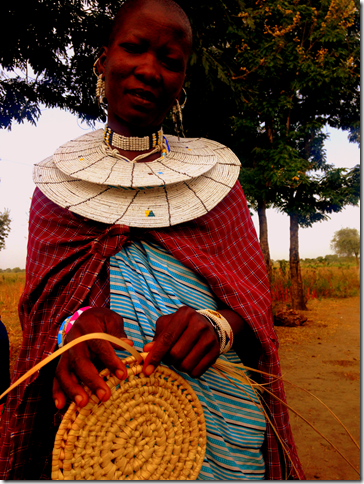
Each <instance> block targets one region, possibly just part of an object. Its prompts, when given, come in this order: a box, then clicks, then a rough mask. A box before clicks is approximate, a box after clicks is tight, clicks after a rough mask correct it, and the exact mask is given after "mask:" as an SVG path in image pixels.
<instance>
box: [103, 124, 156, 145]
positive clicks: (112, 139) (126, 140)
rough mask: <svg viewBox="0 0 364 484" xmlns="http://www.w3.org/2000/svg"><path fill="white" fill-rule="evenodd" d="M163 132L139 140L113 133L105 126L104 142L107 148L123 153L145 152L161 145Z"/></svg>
mask: <svg viewBox="0 0 364 484" xmlns="http://www.w3.org/2000/svg"><path fill="white" fill-rule="evenodd" d="M162 140H163V130H162V129H160V130H159V131H158V132H157V133H152V134H150V135H149V136H144V137H143V138H139V137H138V136H121V135H120V134H117V133H115V131H113V130H112V129H111V128H110V127H109V126H105V131H104V141H105V143H106V144H107V145H108V146H111V145H112V146H114V147H115V148H119V149H121V150H125V151H147V150H151V149H153V148H156V147H157V145H161V144H162Z"/></svg>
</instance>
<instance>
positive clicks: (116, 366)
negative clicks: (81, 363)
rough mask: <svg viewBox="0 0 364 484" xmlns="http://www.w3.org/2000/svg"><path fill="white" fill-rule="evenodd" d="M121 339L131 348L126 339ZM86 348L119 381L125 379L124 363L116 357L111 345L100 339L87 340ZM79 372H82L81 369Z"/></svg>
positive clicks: (129, 341)
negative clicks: (87, 347)
mask: <svg viewBox="0 0 364 484" xmlns="http://www.w3.org/2000/svg"><path fill="white" fill-rule="evenodd" d="M121 339H122V340H123V341H124V342H125V343H127V344H128V345H130V346H133V342H132V341H131V340H129V339H127V338H121ZM88 346H89V348H90V350H91V351H92V353H93V354H94V355H95V356H97V357H98V358H99V359H100V360H101V361H102V363H103V364H104V365H105V367H106V368H108V369H109V370H110V371H111V373H113V374H114V375H116V376H117V377H118V378H119V379H120V380H122V379H125V378H126V375H127V370H126V367H125V365H124V363H122V361H121V360H120V358H119V357H118V356H117V355H116V353H115V351H114V349H113V347H112V345H111V344H110V343H109V342H108V341H104V340H100V339H94V340H89V341H88ZM119 348H120V346H119ZM80 370H81V371H82V369H80ZM76 373H77V374H78V373H79V371H77V372H76ZM83 381H84V380H83Z"/></svg>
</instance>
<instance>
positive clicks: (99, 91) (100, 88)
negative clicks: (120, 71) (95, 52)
mask: <svg viewBox="0 0 364 484" xmlns="http://www.w3.org/2000/svg"><path fill="white" fill-rule="evenodd" d="M98 61H99V59H97V60H96V62H95V64H94V66H93V68H92V70H93V73H94V74H95V76H96V77H97V83H96V99H97V102H98V105H99V108H101V105H102V104H105V100H106V97H105V81H104V79H103V78H102V74H100V75H98V74H97V72H96V64H97V63H98Z"/></svg>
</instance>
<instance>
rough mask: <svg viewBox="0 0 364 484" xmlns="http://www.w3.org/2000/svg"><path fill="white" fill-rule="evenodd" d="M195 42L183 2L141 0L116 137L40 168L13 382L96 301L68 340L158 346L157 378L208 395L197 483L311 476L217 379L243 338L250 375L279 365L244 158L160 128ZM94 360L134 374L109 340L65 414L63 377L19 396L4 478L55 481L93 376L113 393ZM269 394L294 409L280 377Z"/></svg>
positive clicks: (88, 359) (67, 362)
mask: <svg viewBox="0 0 364 484" xmlns="http://www.w3.org/2000/svg"><path fill="white" fill-rule="evenodd" d="M191 48H192V33H191V27H190V24H189V21H188V19H187V17H186V15H185V14H184V12H183V11H182V10H181V9H180V8H179V7H178V6H177V5H176V4H175V3H174V2H173V1H171V0H134V1H128V2H127V3H126V4H124V5H123V7H122V8H121V10H120V12H119V14H118V15H117V17H116V19H115V22H114V25H113V29H112V32H111V35H110V39H109V43H108V46H105V47H103V49H102V51H101V55H100V57H99V59H98V62H97V65H96V67H97V70H98V75H99V80H98V95H99V96H100V97H104V96H105V97H106V99H107V103H108V122H107V129H106V130H105V133H104V135H103V137H102V135H100V133H99V132H96V133H93V134H92V135H86V136H84V137H82V138H80V139H79V140H75V141H74V142H70V143H68V144H66V145H64V146H63V147H61V148H60V149H59V150H57V152H56V153H55V154H54V156H53V157H51V158H49V159H47V160H45V161H44V162H42V163H41V164H40V165H39V166H38V167H37V168H36V170H35V182H36V184H37V186H38V188H37V189H36V191H35V194H34V197H33V203H32V209H31V214H30V235H29V243H28V259H27V283H26V288H25V291H24V294H23V296H22V299H21V302H20V316H21V321H22V325H23V331H24V342H23V346H22V350H21V354H20V357H19V360H18V364H17V367H16V371H15V374H14V379H15V378H18V377H19V376H20V375H21V374H23V373H24V372H25V370H26V369H28V368H31V367H32V366H34V364H35V363H36V362H38V361H40V360H41V359H43V358H44V357H45V356H46V355H47V354H50V353H51V352H53V351H54V349H55V346H56V341H57V333H58V332H59V328H60V325H61V323H62V321H64V320H65V318H67V317H69V316H71V315H72V314H73V313H74V312H75V311H78V310H79V309H80V308H82V307H85V306H87V307H90V309H87V311H84V312H83V313H82V314H81V315H80V316H79V318H78V319H76V320H75V322H74V324H73V326H72V327H71V329H70V331H69V332H68V333H67V335H66V337H65V341H66V342H68V341H71V340H72V339H74V338H76V337H78V336H79V335H81V334H87V333H92V332H107V333H110V334H113V335H115V336H118V337H119V338H126V339H127V340H128V341H129V343H130V344H133V343H134V344H135V346H136V347H137V348H138V349H139V350H141V349H143V347H144V350H145V351H148V352H149V355H148V357H147V358H146V361H145V363H144V367H143V372H144V373H145V374H147V375H149V374H151V373H152V372H153V371H154V368H155V367H156V366H158V365H159V363H160V362H161V361H162V360H163V362H164V363H168V364H170V365H173V366H174V368H175V369H176V370H177V371H180V372H183V376H184V377H185V378H186V379H188V381H189V382H190V384H191V385H192V386H193V388H194V389H195V391H196V392H197V394H198V395H199V397H200V396H201V398H202V399H203V401H204V404H205V405H204V412H206V413H205V418H206V421H207V432H208V447H207V452H206V458H205V461H204V464H203V467H202V469H201V473H200V475H199V478H201V479H208V480H211V479H223V480H230V479H246V478H251V479H263V478H264V477H266V478H270V479H282V478H284V477H285V475H289V476H291V477H292V476H293V477H295V478H297V477H298V476H297V473H296V471H295V470H294V469H293V468H292V465H291V463H290V461H289V460H288V459H286V462H287V465H286V468H284V467H285V466H284V457H283V456H282V455H280V453H281V449H280V448H279V444H278V443H277V439H276V438H275V435H274V433H273V431H272V429H271V427H270V425H267V424H266V422H265V421H264V418H263V419H262V417H261V413H260V412H259V411H257V410H256V408H255V407H254V409H253V413H251V414H249V415H248V417H247V418H245V417H243V414H244V415H245V412H248V413H249V409H247V408H245V407H243V405H244V402H243V401H244V398H243V397H242V396H241V395H238V394H235V393H234V391H233V389H231V388H229V385H228V383H227V382H214V381H213V380H212V376H211V371H210V370H209V369H210V367H211V365H212V364H213V363H214V362H215V361H216V359H217V357H218V356H219V354H220V353H222V352H225V355H224V357H225V358H226V359H228V360H229V361H240V360H239V359H238V358H237V356H236V353H235V352H234V351H233V350H232V349H231V348H230V347H231V344H232V340H233V339H234V342H235V343H234V348H236V350H237V351H239V355H241V356H242V360H243V362H244V363H245V364H246V365H247V364H248V365H249V364H250V365H251V366H253V365H256V367H257V365H259V369H261V370H263V371H268V372H271V373H274V374H279V371H280V370H279V362H278V356H277V340H276V336H275V333H274V329H273V325H272V317H271V310H270V298H269V290H268V287H267V278H266V274H265V270H264V263H263V260H262V256H261V253H260V249H259V244H258V242H257V240H256V235H255V232H254V229H253V226H252V222H251V220H250V216H249V211H248V209H247V206H246V202H245V199H244V195H243V193H242V190H241V187H240V185H239V183H238V182H237V181H236V180H237V176H238V172H239V163H238V161H237V159H236V157H235V156H234V155H233V154H232V153H231V152H230V150H228V149H227V148H226V147H223V146H222V145H219V144H218V143H214V142H211V141H208V140H184V139H181V140H180V139H179V138H174V137H164V136H163V133H162V132H161V125H162V122H163V120H164V118H165V116H166V115H167V113H168V112H169V110H170V109H171V108H173V109H174V111H175V119H176V124H177V127H178V128H181V122H180V121H179V120H178V115H179V113H180V107H179V102H178V100H179V99H181V98H182V87H183V81H184V77H185V72H186V66H187V60H188V57H189V54H190V52H191ZM132 160H134V163H133V162H132ZM136 161H139V162H136ZM151 162H154V163H151ZM199 310H202V312H199ZM209 310H210V311H211V310H212V312H209ZM216 315H217V316H216ZM215 316H216V317H215ZM216 318H217V319H216ZM220 321H223V323H220ZM62 331H63V330H62ZM62 331H61V333H62ZM63 336H64V335H63ZM61 339H62V338H61ZM95 356H97V358H98V359H99V360H101V362H102V363H103V365H104V366H106V367H108V368H109V369H110V370H111V371H112V372H114V373H115V374H116V375H117V376H119V377H120V378H121V377H124V375H125V367H124V365H123V364H122V363H121V361H120V359H119V358H118V357H117V356H116V355H115V352H114V351H113V350H112V347H111V345H109V344H108V343H106V342H100V341H91V342H87V343H81V344H79V345H77V347H76V348H75V349H73V350H70V351H69V352H67V353H65V354H64V355H63V356H62V357H61V359H60V361H59V363H58V366H57V369H56V370H55V378H54V379H53V400H54V404H55V407H56V408H57V409H58V411H57V412H56V414H54V410H55V409H54V404H53V405H52V404H51V398H50V390H49V386H50V382H51V381H52V378H53V376H54V368H49V367H47V368H45V369H44V370H42V371H41V372H40V374H39V375H38V376H34V377H32V378H31V379H29V381H27V383H26V384H25V385H22V386H20V387H18V388H17V389H16V390H15V391H14V392H12V394H11V396H10V398H9V400H10V402H9V403H8V407H7V413H6V415H5V419H4V421H5V423H4V429H3V435H2V438H1V445H2V448H1V461H0V470H1V474H0V475H1V478H3V479H39V478H49V476H50V452H51V449H52V445H53V440H54V433H55V431H56V428H57V425H58V424H59V421H60V418H61V416H62V409H63V408H64V407H65V404H66V398H67V397H68V398H71V399H72V400H74V401H75V402H76V403H77V404H79V405H80V406H81V407H82V406H85V405H86V404H87V401H88V397H87V394H86V393H85V391H84V390H83V388H82V385H81V384H80V382H81V381H82V382H83V383H85V384H86V385H88V386H89V388H90V389H91V390H92V391H93V392H95V393H96V394H97V395H98V397H99V398H100V400H102V401H106V400H107V399H108V398H109V397H110V390H109V388H108V387H107V385H106V384H105V382H104V381H103V380H102V379H101V378H100V377H99V376H98V370H97V368H96V366H95V364H96V363H95V361H94V357H95ZM92 360H93V361H92ZM263 380H264V381H269V378H268V379H267V378H266V377H263ZM214 387H217V388H214ZM269 388H270V389H271V390H272V391H273V392H274V393H275V394H276V395H277V396H278V397H279V398H282V399H284V393H283V388H282V384H281V383H280V382H277V381H272V382H270V387H269ZM225 390H226V391H225ZM235 391H236V390H235ZM224 392H225V393H224ZM223 393H224V397H223V399H222V397H221V395H222V394H223ZM265 400H266V403H267V405H268V407H269V408H270V412H271V415H272V417H273V419H274V421H275V424H276V425H275V426H276V428H277V431H278V433H279V435H280V438H281V439H282V440H283V441H284V443H285V445H286V447H287V448H288V452H289V454H290V458H291V459H292V460H293V462H294V465H295V468H296V469H297V470H298V472H299V473H300V476H301V477H303V473H302V469H301V467H300V464H299V461H298V458H297V454H296V451H295V447H294V443H293V439H292V436H291V432H290V427H289V423H288V416H287V412H286V410H285V409H284V407H283V406H282V405H281V404H280V403H279V402H276V401H274V400H273V399H272V398H271V397H269V396H268V397H266V398H265ZM256 405H257V406H259V405H260V402H259V401H257V402H256ZM226 409H227V410H226ZM232 409H233V410H232ZM254 412H255V413H254ZM252 422H253V423H252ZM254 422H255V423H254ZM265 429H266V430H265ZM249 432H251V433H249ZM244 435H248V437H247V438H248V440H250V441H252V442H253V444H252V445H251V446H250V447H249V446H248V445H247V443H246V442H243V441H242V439H243V437H244ZM263 440H264V444H263V445H262V443H263Z"/></svg>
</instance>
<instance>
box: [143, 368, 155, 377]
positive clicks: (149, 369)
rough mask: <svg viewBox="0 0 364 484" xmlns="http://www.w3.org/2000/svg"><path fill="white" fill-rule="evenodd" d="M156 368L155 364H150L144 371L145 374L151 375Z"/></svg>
mask: <svg viewBox="0 0 364 484" xmlns="http://www.w3.org/2000/svg"><path fill="white" fill-rule="evenodd" d="M154 370H155V368H154V366H153V365H148V366H147V367H146V369H145V371H144V375H147V376H149V375H151V374H152V373H153V371H154Z"/></svg>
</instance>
